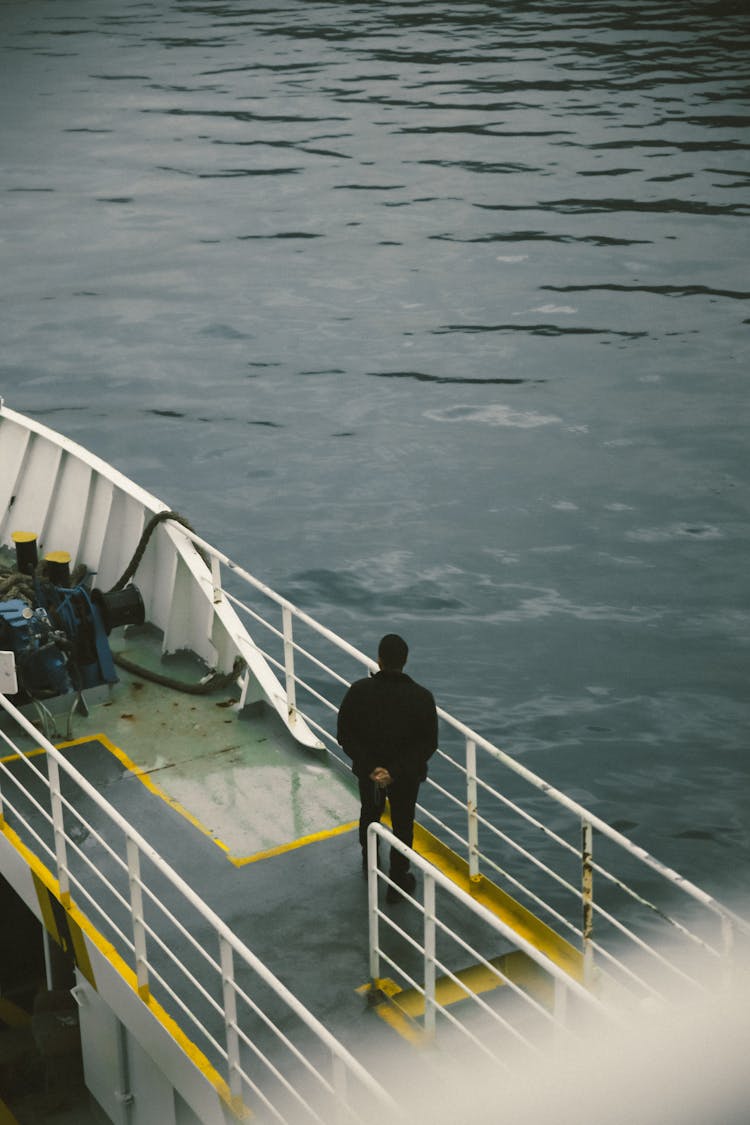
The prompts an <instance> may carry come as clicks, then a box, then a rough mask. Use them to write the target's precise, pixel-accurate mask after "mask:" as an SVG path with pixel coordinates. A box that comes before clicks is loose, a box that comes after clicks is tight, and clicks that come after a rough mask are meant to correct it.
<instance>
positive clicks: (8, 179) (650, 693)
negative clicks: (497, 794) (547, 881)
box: [0, 0, 750, 899]
mask: <svg viewBox="0 0 750 1125" xmlns="http://www.w3.org/2000/svg"><path fill="white" fill-rule="evenodd" d="M0 16H1V17H2V30H1V32H0V35H1V39H0V93H1V95H2V104H3V113H2V118H1V119H0V152H1V154H2V160H1V162H0V192H1V197H2V212H0V224H1V230H0V233H1V237H2V243H1V249H2V259H3V269H2V274H1V276H0V286H2V305H1V306H0V317H1V318H2V320H1V322H0V323H1V332H2V335H1V337H0V339H1V341H2V351H1V352H0V393H2V394H4V396H5V398H6V401H7V402H8V404H9V405H11V406H12V407H14V408H16V409H19V410H22V411H27V412H29V413H31V414H33V415H35V416H36V417H39V418H41V419H42V420H44V421H46V422H48V423H49V424H51V425H52V426H54V427H55V428H57V429H61V430H63V431H64V432H66V433H67V434H69V435H70V436H72V437H75V438H76V439H77V440H79V441H81V442H83V443H84V444H86V445H88V446H90V447H92V448H93V449H94V450H95V451H96V452H98V453H100V454H101V455H103V456H104V457H106V458H108V459H110V460H112V461H113V462H114V463H115V464H116V465H117V466H118V467H119V468H122V469H123V470H124V471H125V472H127V473H128V474H129V475H131V476H132V477H134V478H135V479H136V480H137V481H138V482H139V483H141V484H143V485H144V486H146V487H147V488H149V489H151V490H152V491H154V492H156V493H157V494H158V495H159V496H160V497H162V498H163V499H164V500H166V501H167V502H168V503H170V504H171V505H172V506H174V507H176V508H179V509H180V510H181V511H183V512H184V513H185V514H186V515H188V516H189V517H190V519H191V521H192V522H193V524H194V525H195V526H196V527H197V528H198V529H199V530H200V531H201V532H202V533H203V534H205V535H206V536H207V537H208V538H209V539H211V540H213V541H214V542H216V543H217V544H218V545H219V546H221V547H223V548H224V549H225V550H227V552H228V553H229V554H231V555H233V556H234V557H235V558H237V559H238V560H240V561H242V562H244V563H245V564H246V565H247V566H249V568H250V569H251V570H254V571H255V572H256V573H257V574H258V575H259V576H260V577H262V578H264V579H265V580H266V581H268V582H269V583H270V584H272V585H275V586H276V587H278V588H280V589H281V590H282V591H283V592H285V593H286V594H287V595H288V596H290V597H292V598H293V600H295V601H296V602H298V603H299V604H301V605H302V606H303V607H304V608H306V609H307V610H309V611H310V612H312V613H314V614H315V615H317V616H320V617H321V618H322V619H323V620H324V621H326V622H327V623H328V624H329V625H331V626H332V627H333V628H335V629H337V630H338V631H341V632H343V633H344V634H345V635H346V636H348V637H349V638H350V639H351V640H352V641H354V642H355V643H356V644H358V645H359V646H360V647H364V648H368V649H371V648H372V647H373V646H374V644H375V643H376V641H377V638H378V637H379V635H380V634H381V633H382V632H384V631H386V630H389V629H391V628H395V629H398V630H399V631H403V632H404V633H405V634H406V636H407V637H408V639H409V640H410V642H411V643H412V651H413V657H412V662H411V665H412V670H413V673H414V675H416V676H417V677H418V678H420V679H422V680H424V681H425V682H427V683H429V684H430V686H432V687H434V688H435V690H436V693H437V694H438V696H439V699H440V702H441V703H442V704H443V705H444V706H445V707H447V708H448V709H449V710H452V711H454V712H455V713H457V714H458V715H460V716H461V717H463V718H464V719H466V720H467V721H469V722H470V723H471V724H472V725H473V726H475V727H476V728H478V729H479V730H480V731H482V732H483V733H485V734H487V735H488V736H490V737H492V738H496V739H498V740H500V742H501V744H502V745H503V746H505V747H506V748H507V749H508V750H509V751H511V752H512V753H514V754H518V755H521V756H523V760H524V762H526V763H527V764H528V765H530V766H531V768H532V769H535V770H537V771H538V772H541V773H542V774H544V775H545V776H547V777H549V778H550V780H552V781H553V782H555V783H556V784H558V785H560V786H561V787H562V788H564V789H566V790H567V791H568V792H570V793H572V794H574V795H576V796H581V797H583V798H585V800H586V801H587V802H589V803H590V804H591V805H592V806H593V807H594V809H595V810H596V811H597V812H599V813H600V814H602V815H604V816H607V817H611V818H613V819H616V820H619V821H623V822H624V821H626V820H627V821H628V822H629V824H630V825H632V826H633V828H632V830H633V835H634V837H635V838H636V839H637V840H638V841H639V842H640V843H642V844H644V845H645V846H646V847H648V848H649V849H650V850H652V851H654V852H655V853H656V854H657V855H658V856H660V857H661V858H662V859H664V860H666V861H667V862H669V863H672V864H673V865H675V866H677V867H678V868H679V869H681V870H683V871H685V873H686V874H689V875H691V876H692V877H693V878H695V879H696V880H697V881H698V882H703V883H704V884H705V885H706V886H707V887H708V889H710V890H712V891H714V892H715V893H717V894H720V895H721V894H723V895H725V896H728V897H729V898H730V899H735V898H736V897H737V896H738V895H739V894H741V893H742V892H743V890H744V887H745V885H746V883H747V877H748V872H750V812H749V811H748V808H749V806H750V801H749V800H748V788H749V787H748V772H749V771H748V711H749V708H748V698H747V695H748V665H749V662H748V625H749V624H750V612H749V607H748V596H747V594H748V582H747V574H746V571H747V557H748V540H749V538H750V535H749V534H748V527H749V521H748V454H747V422H748V410H747V402H748V370H749V369H750V362H749V360H750V348H749V347H748V325H749V324H750V271H749V270H748V264H747V263H748V256H749V255H748V250H749V249H750V247H749V245H748V241H749V240H748V215H749V214H750V192H749V186H750V159H749V154H750V133H749V131H748V124H749V123H750V79H749V78H748V75H750V50H749V48H750V15H748V14H747V8H746V5H745V4H743V3H739V2H738V3H714V4H704V3H685V2H684V0H680V2H679V3H677V2H671V0H670V2H664V3H660V2H658V0H653V2H625V0H623V2H621V3H614V2H612V0H609V2H606V0H605V2H603V3H597V4H587V3H564V2H560V3H557V2H552V0H547V2H544V0H539V2H536V3H535V2H526V0H524V2H523V3H521V2H520V0H519V2H503V0H496V2H492V3H490V2H488V0H485V2H477V3H473V2H471V0H462V2H460V3H457V4H456V3H452V4H447V3H443V2H442V0H440V2H438V0H435V2H432V3H429V2H426V3H399V2H389V0H377V2H371V0H363V2H362V3H348V2H343V0H337V2H330V3H315V2H311V0H298V2H286V3H284V2H282V3H276V4H273V3H269V2H266V3H257V4H256V3H252V2H250V0H246V2H245V3H242V2H237V3H229V2H227V3H221V2H216V3H207V2H204V3H188V2H171V3H168V2H166V0H153V2H152V0H142V2H138V3H122V2H118V3H114V2H113V0H88V2H85V0H84V2H80V0H75V2H74V0H54V2H52V0H34V2H29V0H24V2H16V0H4V2H3V3H2V4H1V5H0Z"/></svg>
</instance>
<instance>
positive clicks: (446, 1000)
mask: <svg viewBox="0 0 750 1125" xmlns="http://www.w3.org/2000/svg"><path fill="white" fill-rule="evenodd" d="M383 823H385V824H389V819H388V816H387V814H386V815H384V816H383ZM414 850H415V851H417V852H419V854H420V855H421V856H423V857H424V858H425V859H427V860H429V862H430V863H432V864H433V865H434V866H435V867H437V868H438V870H440V871H442V872H443V874H444V875H446V876H447V877H448V878H449V879H450V880H451V882H452V883H455V885H456V886H457V887H460V888H461V890H463V891H465V892H466V893H467V894H469V895H471V897H472V898H473V899H474V901H475V902H478V903H481V905H482V906H484V907H486V908H487V909H488V910H489V911H490V912H491V913H492V914H494V915H495V917H496V918H499V919H501V921H503V922H505V923H506V925H508V926H510V927H511V928H512V929H513V930H514V931H515V932H516V933H517V934H519V935H520V936H521V937H523V938H525V939H526V940H527V941H528V942H529V943H530V944H531V945H533V946H534V948H535V949H538V950H539V951H540V952H541V953H544V954H545V956H547V957H548V958H549V959H550V960H551V961H553V962H554V963H555V964H556V965H558V966H559V967H560V968H561V969H563V970H564V971H565V972H566V973H568V974H569V975H570V976H571V977H572V978H573V979H574V980H577V981H581V979H582V977H583V956H582V954H581V952H580V951H579V950H578V949H576V948H575V946H573V945H571V944H570V943H569V942H567V941H565V939H564V938H562V937H560V935H559V934H557V933H555V931H554V930H552V929H551V928H550V927H549V926H547V925H546V924H545V923H544V922H542V920H541V919H540V918H537V917H536V915H535V914H532V913H531V911H530V910H527V909H526V907H525V906H522V905H521V903H519V902H516V900H515V899H514V898H512V897H511V896H510V895H509V894H507V892H506V891H503V890H501V888H500V887H498V886H496V885H495V884H494V883H492V882H491V881H490V880H489V879H487V878H486V877H485V876H483V875H482V876H479V878H478V879H472V878H471V877H470V875H469V865H468V863H467V862H466V861H465V860H464V859H462V858H461V857H460V856H459V855H457V854H456V853H455V852H454V851H452V850H451V849H450V848H449V847H448V846H447V845H446V844H443V843H442V842H441V841H440V840H438V839H437V837H436V836H433V834H432V833H431V832H429V831H428V830H427V829H426V828H423V827H422V825H421V824H415V825H414ZM489 964H490V965H493V966H494V967H495V968H497V969H498V970H499V971H500V972H501V973H503V975H504V976H505V977H508V978H509V979H510V980H512V981H513V982H514V983H515V984H517V985H519V986H521V987H522V988H524V989H526V991H527V992H529V993H531V994H532V995H533V996H534V997H535V999H536V1000H537V1001H538V1002H539V1003H541V1004H543V1005H545V1006H547V1007H550V1006H551V1005H552V1003H553V999H554V983H553V981H552V980H551V979H550V977H549V976H548V974H547V973H545V972H544V970H543V969H541V968H540V967H539V966H537V965H536V964H535V963H534V962H533V961H532V960H531V958H530V957H528V956H527V955H526V954H525V953H523V952H522V951H520V950H515V951H512V952H510V953H506V954H502V955H501V956H499V957H493V958H491V959H489ZM453 975H454V976H455V977H456V978H457V980H458V981H459V982H460V983H456V981H454V980H453V979H452V978H451V977H440V978H439V979H438V980H437V981H436V982H435V999H436V1000H437V1002H438V1003H439V1004H441V1005H442V1006H443V1007H449V1006H450V1005H451V1004H455V1003H458V1002H459V1001H461V1000H465V999H467V998H468V997H469V996H470V995H471V994H474V995H481V994H482V993H483V992H488V991H491V990H493V989H495V988H499V987H501V986H502V985H503V984H504V983H506V982H505V981H503V980H502V979H500V978H499V977H498V976H497V975H496V974H495V973H493V972H492V971H491V970H490V969H488V968H487V967H486V966H485V965H472V966H470V967H469V968H466V969H461V970H460V971H459V972H456V973H454V974H453ZM375 983H376V986H377V988H378V989H379V991H380V992H382V993H383V996H384V997H385V999H383V1000H381V1001H380V1003H378V1004H376V1005H375V1011H376V1012H377V1014H378V1016H379V1017H380V1018H381V1019H382V1020H383V1021H384V1022H385V1023H387V1024H388V1025H389V1026H390V1027H392V1028H393V1029H394V1030H395V1031H396V1032H398V1034H399V1035H400V1036H402V1038H404V1039H406V1040H407V1041H408V1042H410V1043H413V1044H415V1045H419V1044H420V1043H422V1042H423V1041H424V1033H423V1031H422V1028H421V1026H420V1024H419V1023H418V1022H417V1021H418V1020H419V1019H421V1017H422V1016H424V1007H425V1003H424V996H423V995H422V993H421V992H420V991H419V990H418V989H414V988H410V989H405V990H402V989H400V988H399V986H398V985H397V984H396V983H395V982H394V981H392V980H389V979H387V978H385V979H381V980H378V981H376V982H375ZM462 985H465V986H466V987H462ZM356 991H357V992H359V993H361V994H362V995H366V994H367V993H368V992H369V991H370V984H369V983H368V984H364V985H362V986H360V987H359V988H358V989H357V990H356Z"/></svg>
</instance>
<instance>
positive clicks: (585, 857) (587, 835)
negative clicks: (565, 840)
mask: <svg viewBox="0 0 750 1125" xmlns="http://www.w3.org/2000/svg"><path fill="white" fill-rule="evenodd" d="M593 850H594V830H593V828H592V826H591V823H590V821H588V820H582V821H581V902H582V906H583V917H582V927H581V929H582V935H583V984H584V986H585V987H586V988H591V985H592V984H593V980H594V859H593Z"/></svg>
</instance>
